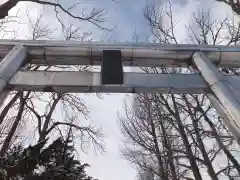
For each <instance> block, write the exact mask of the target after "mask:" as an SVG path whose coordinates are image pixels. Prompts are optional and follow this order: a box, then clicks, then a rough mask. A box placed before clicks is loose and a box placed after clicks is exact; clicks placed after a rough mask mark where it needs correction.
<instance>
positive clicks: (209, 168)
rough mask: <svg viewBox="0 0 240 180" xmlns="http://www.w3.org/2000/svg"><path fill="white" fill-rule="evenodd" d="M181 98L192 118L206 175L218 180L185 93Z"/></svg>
mask: <svg viewBox="0 0 240 180" xmlns="http://www.w3.org/2000/svg"><path fill="white" fill-rule="evenodd" d="M183 99H184V101H185V103H186V105H187V109H188V113H189V116H190V118H191V120H192V124H193V128H194V131H195V134H196V140H197V142H198V146H199V149H200V151H201V153H202V156H203V160H204V164H205V166H206V167H207V171H208V175H209V176H210V177H211V179H212V180H218V177H217V175H216V172H215V170H214V168H213V166H212V162H211V161H210V159H209V157H208V153H207V152H206V149H205V146H204V143H203V141H202V138H201V135H200V133H199V128H198V121H197V120H196V118H195V117H194V115H193V113H192V109H191V107H190V105H189V101H188V99H187V97H186V96H185V95H183ZM204 113H205V112H204Z"/></svg>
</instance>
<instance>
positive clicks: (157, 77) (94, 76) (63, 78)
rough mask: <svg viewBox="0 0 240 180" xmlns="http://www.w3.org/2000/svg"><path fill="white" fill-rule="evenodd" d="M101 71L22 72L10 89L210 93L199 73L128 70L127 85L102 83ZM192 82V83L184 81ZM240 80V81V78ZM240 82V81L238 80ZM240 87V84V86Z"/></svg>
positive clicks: (17, 74) (15, 77)
mask: <svg viewBox="0 0 240 180" xmlns="http://www.w3.org/2000/svg"><path fill="white" fill-rule="evenodd" d="M100 78H101V74H100V73H97V72H94V73H92V72H62V71H55V72H54V71H51V72H44V71H18V72H17V73H16V74H15V76H14V77H13V78H12V79H11V81H10V82H9V86H8V87H9V89H10V90H11V89H13V90H33V91H44V90H45V91H56V92H110V93H133V92H136V93H140V92H158V93H160V92H162V93H170V92H171V93H203V92H209V88H208V86H207V84H206V83H205V82H204V80H203V79H202V77H201V76H199V75H184V74H178V75H176V74H144V73H132V72H130V73H124V84H123V85H102V84H101V80H100ZM184 82H188V83H184ZM238 82H240V81H239V80H238ZM238 84H240V83H238ZM238 88H239V89H240V85H239V87H238Z"/></svg>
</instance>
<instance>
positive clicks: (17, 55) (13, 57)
mask: <svg viewBox="0 0 240 180" xmlns="http://www.w3.org/2000/svg"><path fill="white" fill-rule="evenodd" d="M26 56H27V47H25V46H22V45H17V46H15V47H13V48H12V50H11V51H10V52H9V53H8V54H7V55H6V56H5V57H4V58H3V59H2V61H1V62H0V107H1V106H2V104H3V102H4V100H5V98H6V95H7V93H8V91H7V90H6V86H7V84H8V82H9V80H10V79H11V78H12V76H13V75H14V74H15V73H16V72H17V71H18V70H19V68H20V67H21V66H22V64H23V62H24V60H25V58H26Z"/></svg>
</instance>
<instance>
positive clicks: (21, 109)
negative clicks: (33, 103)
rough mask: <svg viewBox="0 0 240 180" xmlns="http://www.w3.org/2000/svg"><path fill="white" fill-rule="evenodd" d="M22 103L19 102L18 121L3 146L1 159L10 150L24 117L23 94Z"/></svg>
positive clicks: (21, 95) (0, 152) (0, 153)
mask: <svg viewBox="0 0 240 180" xmlns="http://www.w3.org/2000/svg"><path fill="white" fill-rule="evenodd" d="M19 97H20V102H19V109H18V113H17V116H16V119H15V121H14V123H13V125H12V128H11V129H10V131H9V133H8V135H7V137H6V139H5V141H4V143H3V146H2V148H1V151H0V157H2V156H4V155H5V153H6V152H7V150H8V148H9V145H10V143H11V140H12V138H13V135H14V134H15V132H16V129H17V127H18V125H19V123H20V121H21V117H22V113H23V109H24V104H25V99H24V98H23V92H21V93H20V96H19Z"/></svg>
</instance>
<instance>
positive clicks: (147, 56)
mask: <svg viewBox="0 0 240 180" xmlns="http://www.w3.org/2000/svg"><path fill="white" fill-rule="evenodd" d="M0 59H2V61H1V62H0V103H2V102H3V101H4V98H5V96H6V93H7V92H8V91H9V90H32V91H48V92H118V93H140V92H149V93H150V92H152V93H153V92H161V93H169V92H171V93H208V97H209V99H210V100H211V102H212V103H213V105H214V107H215V108H216V110H217V111H218V113H219V114H220V116H222V117H223V118H224V121H225V123H226V124H227V125H228V127H229V128H230V130H231V132H232V133H233V134H234V135H235V137H236V138H237V140H238V142H239V143H240V96H239V95H240V93H239V92H240V76H225V75H223V74H221V72H219V71H218V70H217V67H216V66H218V67H228V68H233V67H234V68H240V47H238V46H211V45H186V44H179V45H170V44H154V43H102V42H78V41H29V40H1V41H0ZM26 63H32V64H40V65H101V66H102V69H101V72H73V71H47V72H45V71H26V70H24V68H22V67H23V66H24V64H26ZM189 64H192V65H194V66H195V67H196V68H197V69H198V71H199V72H200V73H198V74H145V73H135V72H123V65H125V66H139V67H141V66H142V67H148V66H157V67H159V66H168V67H187V66H188V65H189Z"/></svg>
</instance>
